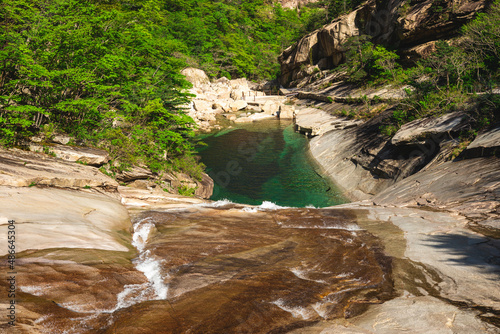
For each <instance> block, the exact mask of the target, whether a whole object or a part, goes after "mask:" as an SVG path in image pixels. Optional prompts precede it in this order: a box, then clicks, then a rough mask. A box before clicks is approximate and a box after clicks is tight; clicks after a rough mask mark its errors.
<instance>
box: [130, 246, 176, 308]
mask: <svg viewBox="0 0 500 334" xmlns="http://www.w3.org/2000/svg"><path fill="white" fill-rule="evenodd" d="M139 258H140V262H139V263H138V264H137V265H136V268H137V270H140V271H142V272H143V273H144V275H145V276H146V277H147V279H148V280H149V282H150V283H151V284H152V286H153V288H154V290H155V292H156V295H157V296H158V298H157V299H167V293H168V286H167V285H166V284H165V283H164V277H163V276H162V273H161V264H160V261H158V260H156V259H155V258H154V257H152V256H151V252H150V251H149V250H147V251H145V252H144V253H142V254H141V255H140V257H139ZM167 276H168V275H167ZM166 278H168V277H166Z"/></svg>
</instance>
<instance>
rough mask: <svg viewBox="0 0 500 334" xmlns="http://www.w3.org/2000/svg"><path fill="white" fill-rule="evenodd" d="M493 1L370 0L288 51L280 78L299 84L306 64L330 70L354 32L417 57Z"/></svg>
mask: <svg viewBox="0 0 500 334" xmlns="http://www.w3.org/2000/svg"><path fill="white" fill-rule="evenodd" d="M488 3H489V1H488V0H479V1H469V0H462V1H459V2H457V1H454V0H444V1H440V2H436V1H432V0H425V1H417V2H409V3H408V2H406V1H390V0H383V1H373V0H371V1H368V2H366V3H364V4H363V5H361V6H359V7H358V8H356V9H355V10H353V11H352V12H350V13H348V14H346V15H343V16H340V17H339V18H337V19H335V20H334V21H332V23H330V24H328V25H325V26H324V27H322V28H320V29H318V30H315V31H313V32H312V33H310V34H308V35H306V36H304V37H303V38H302V39H301V40H299V41H298V42H297V43H296V44H294V45H292V46H290V47H289V48H287V49H286V50H285V51H283V53H282V54H281V55H280V57H279V61H280V64H281V77H280V82H281V84H282V85H284V86H285V87H288V86H295V85H297V83H298V81H299V80H300V79H301V78H302V77H303V76H305V75H307V73H305V72H304V67H306V68H307V67H314V66H317V67H318V68H319V69H321V70H324V69H330V68H333V67H335V66H337V65H338V64H340V63H341V62H342V61H343V57H344V52H345V48H344V46H343V45H344V43H345V42H346V41H347V39H348V38H349V37H352V36H359V35H370V36H372V39H373V41H374V42H376V43H381V44H384V45H387V46H389V47H391V48H394V47H399V48H400V49H401V50H402V51H401V55H402V60H403V61H407V62H409V61H413V60H414V59H416V58H418V57H421V56H425V55H427V54H429V53H430V52H432V51H433V48H434V44H433V43H434V41H436V40H439V39H443V38H447V39H449V38H450V37H453V36H454V35H456V34H457V33H458V31H459V29H460V27H461V26H462V25H463V24H465V23H467V22H468V21H470V20H471V19H472V18H473V17H474V15H476V14H477V13H478V12H481V11H484V10H485V8H486V6H487V5H488Z"/></svg>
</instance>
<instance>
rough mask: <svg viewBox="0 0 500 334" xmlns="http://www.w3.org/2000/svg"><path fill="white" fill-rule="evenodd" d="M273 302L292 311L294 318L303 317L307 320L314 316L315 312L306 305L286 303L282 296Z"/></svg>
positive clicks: (284, 309) (285, 309)
mask: <svg viewBox="0 0 500 334" xmlns="http://www.w3.org/2000/svg"><path fill="white" fill-rule="evenodd" d="M271 304H274V305H276V306H278V307H279V308H280V309H282V310H283V311H286V312H288V313H290V314H291V315H292V316H293V317H294V318H302V319H304V320H307V319H310V318H311V317H313V316H314V313H313V312H312V311H311V310H308V309H307V308H305V307H302V306H287V305H285V301H284V300H283V299H281V298H280V299H278V300H275V301H273V302H271Z"/></svg>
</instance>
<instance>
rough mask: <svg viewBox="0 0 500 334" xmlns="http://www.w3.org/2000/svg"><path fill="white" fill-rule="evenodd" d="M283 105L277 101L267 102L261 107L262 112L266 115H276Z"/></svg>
mask: <svg viewBox="0 0 500 334" xmlns="http://www.w3.org/2000/svg"><path fill="white" fill-rule="evenodd" d="M282 105H283V104H282V103H281V102H279V101H273V100H268V101H266V102H265V103H264V105H263V106H262V108H261V109H262V112H263V113H265V114H268V115H276V114H277V113H278V112H279V111H280V108H281V106H282Z"/></svg>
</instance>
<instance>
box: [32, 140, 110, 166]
mask: <svg viewBox="0 0 500 334" xmlns="http://www.w3.org/2000/svg"><path fill="white" fill-rule="evenodd" d="M29 147H30V150H31V151H33V152H47V151H48V153H50V154H53V155H54V156H56V157H58V158H61V159H63V160H66V161H76V162H80V163H82V164H85V165H91V166H97V167H98V166H102V165H104V164H105V163H107V162H108V161H109V155H108V152H106V151H104V150H99V149H96V148H90V147H77V146H65V145H57V144H56V145H45V146H43V145H39V144H31V145H30V146H29Z"/></svg>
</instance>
